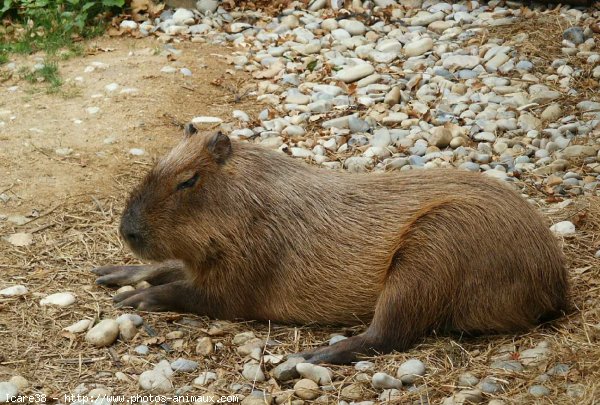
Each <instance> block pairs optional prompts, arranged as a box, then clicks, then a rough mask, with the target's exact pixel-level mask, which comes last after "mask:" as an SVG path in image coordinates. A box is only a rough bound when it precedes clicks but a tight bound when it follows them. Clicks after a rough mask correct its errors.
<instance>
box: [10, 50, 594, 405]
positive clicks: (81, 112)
mask: <svg viewBox="0 0 600 405" xmlns="http://www.w3.org/2000/svg"><path fill="white" fill-rule="evenodd" d="M87 47H88V49H89V52H88V54H86V55H85V56H83V57H75V58H72V59H70V60H67V61H64V62H61V63H60V72H61V74H62V76H63V78H64V79H65V80H66V81H67V82H66V83H65V85H63V89H64V91H63V92H62V93H59V94H46V93H45V92H44V91H43V86H41V85H36V86H32V85H30V84H28V83H26V82H24V81H22V80H17V79H9V80H7V81H5V82H3V83H2V84H1V87H0V92H1V94H2V97H1V98H0V120H1V121H4V122H5V125H4V126H3V127H0V197H2V200H0V215H1V216H2V218H4V219H2V220H0V236H2V237H5V236H7V235H10V234H13V233H16V232H26V233H31V234H33V243H32V244H31V245H29V246H24V247H16V246H13V245H11V244H9V243H8V242H6V241H5V240H4V239H2V240H0V252H1V253H0V289H2V288H4V287H8V286H10V285H14V284H24V285H26V286H27V287H28V289H29V292H28V294H27V295H25V296H23V297H19V298H0V381H3V380H8V378H10V377H11V376H14V375H22V376H24V377H25V378H26V379H27V380H28V381H29V383H30V387H29V388H28V389H27V390H26V393H32V394H33V393H38V394H39V393H44V394H46V395H48V397H54V398H59V402H63V403H64V400H63V398H64V395H66V394H73V393H75V392H76V387H77V386H79V385H80V384H82V383H85V384H87V385H88V388H90V387H94V384H102V385H104V386H107V387H109V388H110V389H112V391H113V393H115V394H126V395H135V394H138V393H140V388H139V387H138V384H137V381H136V378H137V376H138V375H139V374H140V373H141V372H142V371H145V370H148V369H151V368H152V365H153V364H156V363H157V362H158V361H159V360H161V359H163V358H166V359H168V360H174V359H177V358H178V357H184V358H188V359H194V360H196V361H198V362H199V363H200V368H199V370H198V371H197V372H195V373H192V374H189V375H186V374H178V375H177V376H176V378H175V380H174V381H175V386H176V387H180V386H183V385H186V384H188V385H189V384H191V381H192V380H193V379H194V378H195V377H196V376H197V374H198V373H199V372H200V371H206V370H211V371H214V370H217V372H218V374H219V378H220V379H221V380H222V381H224V383H223V384H222V386H218V385H217V386H214V387H211V390H212V391H213V392H217V393H219V394H228V393H229V392H230V391H229V388H228V386H229V384H230V383H236V382H237V383H243V382H244V381H243V378H242V376H241V373H240V371H241V369H242V365H243V363H244V361H243V358H242V357H241V356H240V355H238V354H237V353H236V351H235V350H234V349H235V348H233V347H232V343H231V339H232V337H233V335H234V334H235V333H237V332H240V331H248V330H253V331H254V332H255V333H256V334H257V335H258V336H260V337H264V338H267V337H268V338H269V339H271V340H272V341H274V342H276V343H277V344H274V345H273V346H272V347H271V348H269V351H272V352H273V353H281V354H283V353H291V352H294V351H298V350H301V349H303V348H307V347H310V346H311V345H317V344H322V343H323V342H324V341H326V340H327V339H328V338H329V336H330V334H331V333H346V334H352V333H355V332H357V331H360V330H361V328H360V327H358V328H355V329H340V328H331V329H324V328H311V327H303V328H293V327H282V326H277V325H270V326H268V325H262V324H255V323H243V322H241V323H221V325H223V329H224V331H223V333H221V334H216V335H215V334H213V335H212V338H213V340H214V341H215V342H217V343H222V344H223V347H222V348H221V349H220V350H219V351H217V352H215V353H214V354H212V355H210V356H208V357H204V358H202V357H201V356H199V355H198V354H196V352H195V345H196V339H198V338H200V337H203V336H207V335H208V334H209V330H210V329H211V328H212V327H214V326H215V321H213V320H209V319H205V318H201V317H194V316H181V315H175V314H142V315H143V317H144V320H145V323H146V325H148V326H150V327H151V330H150V329H144V328H142V329H140V332H139V333H138V335H137V336H136V338H135V339H134V340H132V341H130V342H121V341H118V342H117V343H115V344H114V345H112V346H111V347H110V348H103V349H98V348H94V347H92V346H90V345H88V344H87V343H85V342H84V340H83V335H82V334H79V335H70V334H66V333H64V332H62V328H64V327H66V326H68V325H70V324H72V323H74V322H76V321H78V320H81V319H103V318H106V317H116V316H118V315H119V314H121V313H126V312H128V311H126V310H116V309H114V308H113V306H112V303H111V300H110V297H111V294H112V292H110V291H109V290H106V289H103V288H100V287H97V286H95V285H94V278H95V277H94V276H93V275H92V274H91V273H90V272H89V270H90V269H91V268H93V267H95V266H99V265H103V264H111V263H112V264H119V263H135V262H137V261H136V259H135V258H134V257H133V256H132V255H131V254H130V253H129V252H128V251H127V250H126V249H125V248H124V246H123V245H122V243H121V241H120V240H119V238H118V234H117V227H118V222H119V214H120V212H121V209H122V207H123V204H124V199H125V197H126V195H127V191H128V190H129V189H130V187H131V185H132V184H134V183H135V181H136V179H138V178H139V177H140V176H142V175H143V173H144V172H145V171H146V170H147V169H148V166H149V165H150V164H151V162H152V159H153V157H156V156H158V155H159V154H161V153H163V152H164V151H165V150H167V149H168V148H169V147H170V146H172V145H174V144H175V143H176V142H177V141H178V138H179V137H180V136H181V124H183V123H185V122H187V121H189V120H190V119H191V118H193V117H194V116H198V115H209V116H218V117H221V118H222V119H224V120H225V121H231V111H232V110H234V109H241V110H244V111H246V112H248V113H249V114H250V115H251V117H254V118H255V117H256V114H257V112H258V111H259V110H260V109H261V106H260V105H257V104H256V101H255V98H253V97H241V96H242V95H243V94H244V89H245V88H246V87H248V86H251V85H252V82H251V80H249V76H247V75H246V74H244V73H243V72H234V73H233V74H230V73H227V72H226V69H229V65H227V64H226V60H225V58H224V57H225V56H227V55H229V54H231V52H232V51H233V50H231V49H227V48H225V47H216V46H210V45H206V44H199V43H181V44H175V47H176V48H177V49H179V50H182V51H183V52H182V53H181V55H178V56H175V58H176V60H175V61H173V60H168V58H167V56H166V55H165V54H163V53H162V52H161V50H162V49H163V45H162V44H159V43H158V42H156V41H155V40H153V39H130V38H101V39H98V40H95V41H93V42H90V43H89V44H87ZM172 58H173V57H171V59H172ZM33 60H34V57H31V58H27V59H19V60H18V61H17V62H18V64H24V63H27V64H30V65H31V64H33V63H34V62H33ZM93 62H102V63H104V64H107V65H108V66H107V67H105V68H96V69H95V70H94V71H93V72H89V73H86V72H84V70H85V68H86V67H87V66H90V65H92V63H93ZM166 65H170V66H180V67H187V68H189V69H190V70H191V71H192V73H193V74H192V76H191V77H186V76H183V75H182V74H180V73H179V72H177V73H171V74H167V73H161V72H160V69H161V68H162V67H163V66H166ZM79 76H80V77H82V78H83V81H82V82H80V81H78V80H76V78H77V77H79ZM110 83H117V84H119V86H120V87H119V89H118V90H116V91H115V92H113V93H111V94H108V93H107V91H106V90H105V86H106V85H108V84H110ZM13 86H18V88H17V89H16V90H15V89H14V87H13ZM126 87H129V88H136V89H138V91H137V92H136V93H135V94H119V90H120V89H122V88H126ZM90 107H99V108H100V110H99V112H97V113H96V114H93V115H92V114H90V113H88V112H87V111H86V109H88V108H90ZM13 117H14V118H13ZM107 138H112V139H110V142H108V141H107ZM66 148H70V149H72V152H71V153H70V154H68V155H67V156H63V155H64V150H65V149H66ZM131 148H140V149H143V150H144V151H145V153H144V154H143V155H141V156H133V155H131V154H130V153H129V150H130V149H131ZM57 150H58V152H59V153H57ZM532 194H534V195H535V190H532ZM599 205H600V204H598V202H597V201H594V200H591V199H584V198H581V199H578V200H576V201H575V203H574V204H573V205H571V206H570V207H567V208H565V209H560V210H554V211H551V210H549V209H548V207H546V209H545V212H546V213H547V214H548V215H550V216H551V218H552V219H553V220H555V221H557V220H563V219H571V220H574V219H576V220H577V221H578V225H579V229H578V235H577V237H574V238H570V239H568V240H565V241H564V243H565V251H566V253H567V256H568V258H569V265H570V269H571V274H572V279H573V286H574V287H573V296H574V303H575V305H576V307H577V308H576V309H577V310H576V311H575V312H574V313H573V314H571V315H570V316H568V317H567V318H565V319H563V320H560V321H558V322H556V323H554V324H552V325H550V326H547V327H545V328H540V329H539V330H536V331H532V332H531V333H527V334H524V335H519V336H497V337H486V338H480V339H467V340H464V339H457V338H450V337H441V338H433V337H432V338H428V339H426V340H425V341H424V342H423V343H422V344H420V345H419V346H417V347H415V348H414V349H413V350H411V351H410V352H408V353H396V354H392V355H387V356H380V357H377V358H376V359H375V360H374V361H375V362H376V364H377V371H385V372H387V373H389V374H395V370H396V369H397V367H398V365H399V364H401V363H402V362H403V361H405V360H406V359H408V358H411V357H416V358H419V359H421V360H423V361H424V362H425V364H427V366H428V371H427V376H426V377H425V378H424V379H423V381H422V384H421V385H420V387H421V389H419V390H414V391H408V390H404V391H402V397H401V400H399V403H412V401H418V402H417V403H421V401H424V399H427V400H428V401H429V402H430V403H439V402H440V401H441V399H442V398H443V397H446V396H448V395H451V394H452V393H453V392H455V391H456V390H457V389H458V387H457V382H456V381H457V376H458V375H459V374H460V373H462V372H465V371H469V372H472V373H473V374H475V375H477V376H478V377H480V378H482V377H485V376H488V375H493V376H494V377H496V378H497V379H498V381H500V383H501V384H503V385H505V387H506V388H505V390H504V391H503V392H501V393H499V394H495V395H489V396H487V398H488V399H492V398H500V399H504V400H506V402H507V403H519V404H523V403H534V402H536V400H535V399H534V398H533V397H531V396H529V395H528V394H527V388H528V387H530V386H531V385H534V384H537V383H538V382H537V381H536V378H538V376H539V375H540V374H542V373H544V372H545V371H547V370H549V369H550V368H552V367H553V366H554V365H555V364H557V363H565V364H568V365H569V371H568V372H567V373H565V374H564V375H554V376H551V377H550V380H549V381H547V382H545V383H544V385H545V386H547V387H548V388H550V390H551V395H550V396H548V397H546V398H545V399H544V400H538V401H540V402H539V403H554V404H570V403H573V404H575V403H586V404H592V403H598V401H599V398H600V356H598V354H599V353H600V351H599V350H598V348H597V345H598V343H599V341H600V326H599V322H600V302H599V300H598V298H599V297H600V274H599V273H600V270H599V266H598V264H599V263H598V262H599V260H598V259H594V258H593V255H594V252H595V251H596V250H597V249H598V248H600V240H599V236H600V233H599V232H598V229H599V228H598V224H600V206H599ZM63 291H70V292H72V293H74V294H75V295H76V297H77V302H76V303H75V304H74V305H72V306H70V307H67V308H60V309H57V308H52V307H42V306H40V304H39V301H40V298H42V297H44V296H46V295H48V294H51V293H55V292H63ZM152 330H153V331H154V332H155V334H156V336H154V337H152V336H151V335H154V333H153V332H152ZM173 331H181V332H182V333H181V336H170V335H168V333H169V332H173ZM542 341H546V342H548V343H549V346H550V348H551V351H550V355H549V357H548V358H547V359H545V360H544V361H543V362H542V364H540V365H538V366H536V367H528V368H526V369H525V370H523V371H518V372H511V371H503V370H490V367H489V363H490V362H491V361H492V359H493V358H494V356H498V355H500V354H502V353H509V357H510V356H513V357H514V358H515V359H518V352H519V351H521V350H524V349H528V348H532V347H535V346H536V345H537V344H538V343H540V342H542ZM142 343H145V344H148V345H150V347H151V351H150V354H149V355H148V356H145V357H139V356H131V354H132V353H133V348H134V347H135V346H137V345H139V344H142ZM164 343H167V345H165V344H164ZM332 370H333V371H334V373H335V374H336V377H337V380H338V381H342V380H345V381H347V382H349V381H352V379H353V377H354V375H355V374H356V371H355V370H354V368H352V367H332ZM117 371H121V372H123V373H125V375H126V376H127V379H125V380H118V379H117V378H115V372H117ZM292 386H293V384H291V385H290V384H284V385H279V384H278V383H277V382H275V381H274V380H272V379H271V380H269V381H267V382H265V383H258V384H256V388H260V389H265V390H267V391H272V392H281V391H284V390H286V389H287V390H289V389H290V388H291V387H292ZM568 387H571V388H570V389H571V390H575V389H578V390H579V391H580V393H581V396H580V397H578V398H576V397H573V396H572V395H569V394H568V391H569V388H568ZM573 387H575V388H573ZM340 388H341V386H340ZM203 392H206V389H202V388H198V390H197V393H198V394H201V393H203ZM338 394H339V392H338V393H332V396H331V402H332V403H334V402H337V400H338V399H339V397H338V396H337V395H338ZM363 397H364V399H375V398H376V397H377V393H376V391H374V390H373V389H372V388H371V387H370V385H369V384H365V385H363ZM422 398H424V399H422ZM51 402H52V401H51Z"/></svg>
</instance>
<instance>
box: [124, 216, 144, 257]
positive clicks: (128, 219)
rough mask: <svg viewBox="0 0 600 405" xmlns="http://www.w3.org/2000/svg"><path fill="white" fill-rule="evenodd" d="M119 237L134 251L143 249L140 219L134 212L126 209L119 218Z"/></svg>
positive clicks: (142, 232)
mask: <svg viewBox="0 0 600 405" xmlns="http://www.w3.org/2000/svg"><path fill="white" fill-rule="evenodd" d="M119 232H120V233H121V237H122V238H123V239H124V240H125V242H126V243H127V244H128V245H129V246H130V247H131V249H132V250H134V251H140V250H142V249H143V248H144V245H145V241H144V231H143V227H142V225H141V218H140V216H139V214H138V213H136V212H135V210H132V209H128V210H127V211H125V213H124V214H123V217H122V218H121V226H120V227H119Z"/></svg>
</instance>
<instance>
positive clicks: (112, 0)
mask: <svg viewBox="0 0 600 405" xmlns="http://www.w3.org/2000/svg"><path fill="white" fill-rule="evenodd" d="M102 5H103V6H104V7H123V6H124V5H125V0H102Z"/></svg>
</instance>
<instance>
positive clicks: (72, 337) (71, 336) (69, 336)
mask: <svg viewBox="0 0 600 405" xmlns="http://www.w3.org/2000/svg"><path fill="white" fill-rule="evenodd" d="M60 335H61V336H62V337H64V338H67V339H69V340H75V339H77V336H76V335H75V334H74V333H72V332H68V331H66V330H63V331H62V332H60Z"/></svg>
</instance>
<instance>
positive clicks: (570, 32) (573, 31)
mask: <svg viewBox="0 0 600 405" xmlns="http://www.w3.org/2000/svg"><path fill="white" fill-rule="evenodd" d="M562 36H563V38H564V39H566V40H567V41H569V42H572V43H574V44H575V45H579V44H582V43H583V42H584V41H585V36H584V35H583V28H581V27H569V28H567V29H566V30H564V31H563V35H562Z"/></svg>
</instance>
